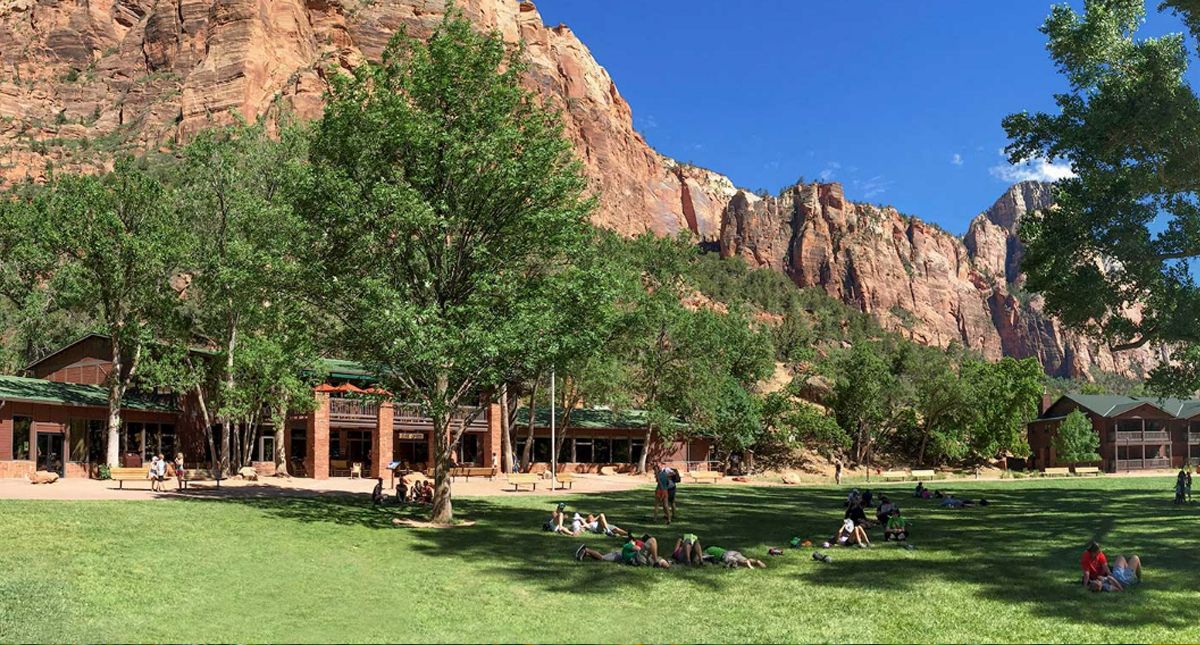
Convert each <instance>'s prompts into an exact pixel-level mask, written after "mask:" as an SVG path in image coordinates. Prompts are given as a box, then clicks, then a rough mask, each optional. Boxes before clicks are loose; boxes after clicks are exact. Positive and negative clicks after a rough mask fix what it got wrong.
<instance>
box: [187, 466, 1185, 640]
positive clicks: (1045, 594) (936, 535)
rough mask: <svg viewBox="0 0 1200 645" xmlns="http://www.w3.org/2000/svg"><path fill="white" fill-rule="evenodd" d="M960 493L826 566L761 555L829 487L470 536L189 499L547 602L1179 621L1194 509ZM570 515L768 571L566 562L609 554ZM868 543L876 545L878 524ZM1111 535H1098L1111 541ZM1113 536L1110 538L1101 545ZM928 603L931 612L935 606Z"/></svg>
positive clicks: (1067, 491) (536, 515)
mask: <svg viewBox="0 0 1200 645" xmlns="http://www.w3.org/2000/svg"><path fill="white" fill-rule="evenodd" d="M958 490H960V491H962V492H963V493H964V497H968V498H970V499H978V498H979V497H981V496H982V497H986V498H987V499H988V500H989V501H991V502H992V504H991V505H989V506H987V507H975V508H968V509H958V510H955V509H943V508H940V507H939V506H938V505H937V504H938V500H920V499H915V498H913V497H911V494H910V493H909V489H908V488H892V487H881V488H879V489H876V493H877V494H879V493H883V494H888V495H889V496H891V497H892V500H893V501H894V502H896V503H898V504H900V505H901V506H902V507H903V508H904V509H905V514H906V515H907V516H908V517H910V519H912V520H913V522H914V526H913V531H914V535H913V541H914V543H915V544H916V545H917V549H916V550H915V551H911V552H910V551H904V550H901V549H899V547H894V546H892V545H886V544H880V545H879V546H877V547H876V548H875V549H867V550H860V549H838V548H835V549H830V550H829V552H830V553H831V554H832V555H833V556H834V562H833V563H832V564H829V565H825V564H823V563H816V562H814V561H813V560H812V559H811V558H810V557H809V556H810V553H811V551H812V549H799V550H797V549H787V555H786V556H785V557H782V558H768V557H767V556H766V548H767V547H769V546H780V547H784V546H786V544H787V542H788V540H789V539H790V538H791V537H793V536H797V537H800V538H801V539H811V540H812V541H813V542H814V544H815V545H818V546H819V544H820V542H821V541H823V540H825V539H828V536H829V535H831V534H832V533H833V532H834V530H836V528H837V526H838V525H839V524H840V521H841V517H842V513H843V509H842V507H841V502H842V500H844V494H843V493H842V492H841V491H840V490H838V489H828V488H782V487H762V488H756V487H745V486H737V487H716V486H714V487H708V486H689V487H686V489H681V491H680V496H679V503H680V510H681V512H682V513H681V515H680V519H678V521H676V522H675V523H674V524H672V525H670V526H666V525H663V524H661V523H660V524H652V523H651V522H650V509H651V502H652V499H653V498H652V493H651V492H650V490H649V489H634V490H627V491H619V492H608V493H597V494H588V495H564V496H562V497H561V498H548V497H525V498H501V499H496V498H459V499H456V500H455V510H456V514H457V515H458V516H459V517H462V518H467V519H471V520H474V521H475V522H476V524H475V525H474V526H472V527H464V528H454V529H416V528H395V527H393V526H392V524H391V520H392V518H393V517H407V518H414V519H420V518H421V517H422V515H423V514H424V513H426V512H427V508H423V507H416V508H413V507H409V508H400V507H396V506H385V507H382V508H373V507H372V506H371V504H370V501H369V499H368V498H367V497H366V496H364V495H327V496H322V497H283V496H279V495H273V494H263V495H226V494H222V495H213V494H200V495H192V496H190V497H191V498H192V499H205V500H211V501H218V502H222V503H234V504H240V505H245V506H248V507H251V508H254V509H256V510H259V511H261V512H263V513H266V514H268V515H271V516H274V517H277V518H280V519H283V520H288V521H295V522H317V523H334V524H339V525H345V526H362V527H368V528H372V529H386V530H392V531H404V532H405V533H406V536H407V537H408V538H410V539H412V541H413V542H412V544H411V545H410V546H409V547H408V548H411V549H413V550H414V551H417V552H420V553H423V554H427V555H433V556H437V557H440V558H455V559H459V560H463V561H465V562H470V563H471V564H472V566H475V567H478V566H480V563H485V562H486V563H490V564H491V567H492V572H493V573H495V574H496V575H500V576H504V577H508V578H512V579H513V581H514V582H517V583H519V584H524V585H535V586H537V587H538V588H540V589H542V590H544V591H547V592H551V593H571V594H589V595H593V594H611V593H622V592H628V591H631V590H638V589H645V588H649V587H651V586H653V585H655V584H657V582H658V581H659V580H661V578H660V576H671V577H673V578H677V579H680V580H684V581H686V582H687V583H688V584H691V585H695V586H696V587H697V588H703V589H711V590H716V591H722V590H726V589H728V588H729V587H730V586H731V585H732V584H733V583H734V582H739V581H741V578H738V577H732V576H747V575H749V576H760V575H767V576H773V577H774V576H781V575H787V576H792V577H794V578H795V579H797V580H801V581H803V582H804V583H805V584H806V585H809V586H811V587H812V588H818V589H819V588H829V589H840V590H845V591H855V590H879V589H887V590H890V591H895V592H897V593H905V592H910V591H915V590H918V589H919V588H921V587H922V586H924V585H928V584H936V583H938V582H943V583H949V584H965V585H968V586H969V587H970V588H974V589H975V590H977V591H976V593H979V594H980V595H981V596H983V597H986V598H990V599H994V600H999V601H1002V602H1005V603H1010V604H1013V605H1019V606H1023V607H1025V608H1026V609H1027V610H1029V611H1030V612H1032V613H1034V614H1036V615H1041V616H1045V617H1048V618H1053V619H1057V620H1067V621H1071V622H1074V623H1080V624H1108V625H1112V626H1113V627H1119V626H1146V625H1155V626H1163V627H1168V628H1182V627H1186V626H1189V624H1190V623H1189V621H1188V620H1187V619H1185V617H1186V616H1190V615H1191V612H1192V609H1193V606H1192V605H1193V603H1192V602H1191V600H1190V598H1189V597H1188V596H1187V594H1186V593H1183V590H1185V589H1191V587H1192V581H1191V578H1192V576H1193V575H1194V572H1195V571H1197V570H1200V559H1198V558H1197V556H1196V555H1195V554H1194V553H1192V552H1190V551H1186V550H1185V549H1184V546H1185V545H1184V541H1185V540H1187V539H1189V538H1190V536H1192V535H1194V533H1195V529H1196V528H1200V522H1197V514H1196V513H1195V511H1194V510H1192V511H1191V512H1188V510H1187V509H1186V507H1185V508H1184V509H1180V508H1178V507H1174V506H1173V505H1172V504H1171V503H1170V497H1169V496H1164V495H1163V494H1162V493H1161V492H1160V491H1158V490H1152V489H1121V488H1116V489H1092V488H1062V487H1054V486H1044V485H1043V486H1030V485H1019V486H1012V485H1011V484H999V485H994V486H987V485H972V486H970V487H962V488H960V489H958ZM559 499H562V500H563V501H566V502H568V504H569V510H571V511H575V510H578V511H579V512H580V513H581V514H582V513H587V512H604V513H605V514H606V515H607V517H608V518H609V521H610V522H612V523H613V524H616V525H618V526H621V527H623V528H626V529H629V530H631V531H633V532H634V533H635V534H639V535H640V534H641V533H650V534H652V535H655V536H656V537H658V540H659V548H660V553H661V554H662V555H664V556H666V555H668V552H669V550H670V549H671V547H672V546H673V545H674V543H675V539H676V538H677V537H678V536H679V535H680V534H682V533H685V532H693V533H697V534H698V535H699V536H700V538H701V542H702V543H703V544H704V545H705V546H708V545H720V546H722V547H724V548H732V549H737V550H740V551H743V552H744V553H746V554H747V555H749V556H750V557H756V558H760V559H763V560H766V561H767V562H768V564H769V565H770V569H769V570H768V571H766V572H758V571H747V570H738V571H728V570H725V569H723V568H719V567H704V568H688V567H674V568H673V569H672V570H671V571H661V570H653V569H634V568H632V567H623V566H613V565H612V564H609V563H603V562H596V561H584V562H582V563H576V562H574V561H572V559H571V555H572V553H573V552H574V550H575V549H576V548H577V547H578V545H580V544H582V543H587V544H588V545H589V546H591V547H592V548H595V549H597V550H599V551H601V552H605V551H609V550H615V549H618V548H620V540H616V539H613V538H606V537H604V536H599V535H594V534H588V535H586V536H581V537H579V538H569V537H566V536H561V535H555V534H552V533H547V532H544V531H542V529H541V525H542V523H543V522H544V521H545V520H546V519H547V517H548V516H549V513H550V511H551V510H552V509H553V507H554V504H555V503H556V502H557V501H559ZM871 534H872V540H874V541H881V536H880V532H879V531H878V530H873V531H871ZM1110 538H1111V540H1110ZM1090 539H1097V540H1100V541H1101V543H1102V544H1104V545H1105V547H1106V550H1107V551H1108V553H1110V554H1111V555H1113V556H1115V555H1116V554H1118V553H1130V552H1137V553H1139V554H1140V555H1141V556H1142V557H1143V559H1144V560H1145V561H1146V566H1147V571H1146V578H1147V582H1146V583H1145V584H1143V585H1141V586H1139V587H1138V588H1137V589H1135V590H1134V591H1132V592H1130V593H1125V594H1091V593H1090V592H1087V591H1085V590H1083V589H1082V587H1081V586H1080V585H1079V584H1078V574H1079V567H1078V559H1079V555H1080V553H1081V552H1082V550H1083V547H1084V545H1085V544H1086V543H1087V541H1088V540H1090ZM1110 542H1111V543H1110ZM939 610H940V609H939V608H938V607H930V608H929V611H939Z"/></svg>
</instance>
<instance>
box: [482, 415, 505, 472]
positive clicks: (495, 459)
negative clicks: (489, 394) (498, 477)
mask: <svg viewBox="0 0 1200 645" xmlns="http://www.w3.org/2000/svg"><path fill="white" fill-rule="evenodd" d="M486 414H487V425H488V430H487V434H485V435H483V460H482V464H483V465H484V466H492V467H493V468H495V467H498V466H499V465H500V463H501V461H502V456H501V455H500V452H501V449H502V448H503V447H504V442H503V441H502V440H501V437H500V404H499V403H492V404H490V405H488V409H487V413H486Z"/></svg>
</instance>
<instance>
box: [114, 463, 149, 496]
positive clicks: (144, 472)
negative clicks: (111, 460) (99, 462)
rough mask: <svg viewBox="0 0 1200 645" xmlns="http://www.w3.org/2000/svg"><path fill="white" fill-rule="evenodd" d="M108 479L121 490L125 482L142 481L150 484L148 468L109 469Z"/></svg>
mask: <svg viewBox="0 0 1200 645" xmlns="http://www.w3.org/2000/svg"><path fill="white" fill-rule="evenodd" d="M108 477H109V479H111V480H113V481H115V482H117V487H118V488H120V489H121V490H124V489H125V482H127V481H139V480H141V481H144V482H146V483H147V484H148V483H150V470H149V466H147V467H145V468H111V469H109V471H108Z"/></svg>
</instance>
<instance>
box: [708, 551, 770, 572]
mask: <svg viewBox="0 0 1200 645" xmlns="http://www.w3.org/2000/svg"><path fill="white" fill-rule="evenodd" d="M704 559H705V560H707V561H709V562H712V563H715V564H722V565H725V566H726V567H729V568H730V569H736V568H738V567H746V568H747V569H754V568H758V569H766V568H767V563H766V562H763V561H762V560H752V559H750V558H747V557H746V556H744V555H742V553H741V552H740V551H733V550H731V549H723V548H721V547H719V546H710V547H708V548H707V549H705V550H704Z"/></svg>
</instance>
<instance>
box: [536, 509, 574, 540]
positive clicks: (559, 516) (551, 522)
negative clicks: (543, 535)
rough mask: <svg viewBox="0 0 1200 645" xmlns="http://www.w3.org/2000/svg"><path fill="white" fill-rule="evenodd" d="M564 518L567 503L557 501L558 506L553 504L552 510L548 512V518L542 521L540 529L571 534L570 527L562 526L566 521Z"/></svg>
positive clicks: (565, 516)
mask: <svg viewBox="0 0 1200 645" xmlns="http://www.w3.org/2000/svg"><path fill="white" fill-rule="evenodd" d="M566 519H567V503H566V502H559V503H558V506H555V507H554V510H553V511H552V512H551V513H550V518H549V519H547V520H546V521H545V522H543V523H542V530H543V531H550V532H551V533H566V534H567V535H571V534H572V533H571V529H570V528H568V527H565V526H563V523H564V522H566Z"/></svg>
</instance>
